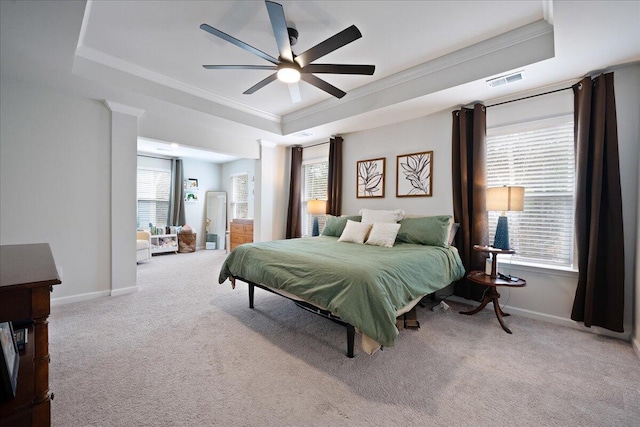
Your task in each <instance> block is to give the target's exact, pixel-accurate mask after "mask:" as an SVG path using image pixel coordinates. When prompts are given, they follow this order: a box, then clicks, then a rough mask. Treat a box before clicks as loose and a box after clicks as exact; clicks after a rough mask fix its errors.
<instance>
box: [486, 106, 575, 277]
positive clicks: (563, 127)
mask: <svg viewBox="0 0 640 427" xmlns="http://www.w3.org/2000/svg"><path fill="white" fill-rule="evenodd" d="M573 144H574V142H573V119H572V118H571V117H566V116H565V117H563V118H561V119H554V120H552V121H549V120H547V121H538V122H530V123H527V124H523V125H517V126H510V127H509V128H503V129H495V130H489V131H488V132H487V184H488V185H487V186H488V187H500V186H502V185H516V186H523V187H524V188H525V193H524V194H525V198H524V211H522V212H507V213H506V215H507V217H508V220H509V238H510V240H511V244H510V245H511V248H512V249H515V251H516V254H515V255H514V256H513V257H514V259H516V258H517V259H520V260H523V261H529V262H534V263H540V264H551V265H558V266H565V267H571V266H572V265H573V261H574V259H573V248H574V188H575V154H574V147H573ZM499 215H500V212H489V234H490V235H489V239H490V240H489V241H490V242H493V238H494V234H495V229H496V223H497V220H498V216H499Z"/></svg>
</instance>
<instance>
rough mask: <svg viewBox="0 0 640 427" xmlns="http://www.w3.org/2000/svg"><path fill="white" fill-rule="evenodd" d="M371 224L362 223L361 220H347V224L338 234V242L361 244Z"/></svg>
mask: <svg viewBox="0 0 640 427" xmlns="http://www.w3.org/2000/svg"><path fill="white" fill-rule="evenodd" d="M370 229H371V224H363V223H361V222H356V221H351V220H350V219H349V220H347V225H346V226H345V227H344V231H343V232H342V234H341V235H340V238H339V239H338V242H353V243H360V244H363V243H364V241H365V239H366V238H367V234H369V230H370Z"/></svg>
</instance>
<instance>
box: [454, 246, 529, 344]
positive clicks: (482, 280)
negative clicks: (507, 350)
mask: <svg viewBox="0 0 640 427" xmlns="http://www.w3.org/2000/svg"><path fill="white" fill-rule="evenodd" d="M473 250H475V251H480V252H487V253H490V254H493V262H492V264H491V274H490V275H487V274H485V272H484V271H472V272H471V273H469V274H468V275H467V279H469V281H471V282H472V283H476V284H478V285H484V286H489V289H487V292H486V293H485V294H484V298H483V299H482V302H481V303H480V305H479V306H478V307H476V308H475V309H473V310H471V311H461V312H460V314H466V315H473V314H476V313H478V312H479V311H481V310H482V309H483V308H485V307H486V306H487V304H489V303H490V302H492V303H493V309H494V311H495V313H496V317H497V318H498V321H499V322H500V326H502V329H504V330H505V331H506V332H507V333H509V334H510V333H511V330H510V329H509V328H507V326H506V325H505V324H504V320H503V319H502V317H503V316H508V315H509V314H508V313H505V312H503V311H502V309H501V308H500V302H499V300H500V294H499V293H498V291H497V290H496V288H497V287H498V286H507V287H513V288H522V287H524V286H527V282H526V280H523V279H520V278H515V277H514V278H506V279H505V278H503V277H500V275H499V274H498V272H497V271H496V270H497V260H498V258H497V256H498V255H499V254H513V253H515V251H512V250H508V249H507V250H505V249H497V248H492V247H489V246H480V245H474V247H473Z"/></svg>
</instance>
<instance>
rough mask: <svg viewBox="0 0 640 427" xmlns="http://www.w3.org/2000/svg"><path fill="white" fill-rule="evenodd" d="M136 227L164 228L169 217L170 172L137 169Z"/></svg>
mask: <svg viewBox="0 0 640 427" xmlns="http://www.w3.org/2000/svg"><path fill="white" fill-rule="evenodd" d="M137 193H138V227H140V228H148V227H149V224H150V223H151V224H153V225H154V226H155V227H165V226H166V225H167V218H168V215H169V200H170V199H169V198H170V194H171V171H167V170H156V169H145V168H138V179H137Z"/></svg>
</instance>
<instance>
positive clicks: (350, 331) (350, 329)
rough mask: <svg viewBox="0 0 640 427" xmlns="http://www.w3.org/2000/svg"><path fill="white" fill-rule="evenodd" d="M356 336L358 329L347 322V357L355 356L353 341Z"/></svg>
mask: <svg viewBox="0 0 640 427" xmlns="http://www.w3.org/2000/svg"><path fill="white" fill-rule="evenodd" d="M355 336H356V329H355V328H354V327H353V326H351V325H349V324H347V357H349V358H353V341H354V339H355Z"/></svg>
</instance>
